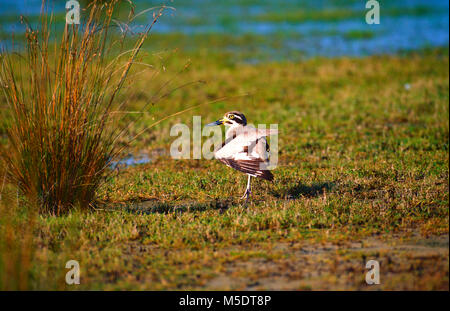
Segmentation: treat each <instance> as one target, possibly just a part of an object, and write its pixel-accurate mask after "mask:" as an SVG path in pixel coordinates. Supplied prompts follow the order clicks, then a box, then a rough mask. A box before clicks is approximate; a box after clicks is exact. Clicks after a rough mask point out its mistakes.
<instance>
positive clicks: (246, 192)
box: [241, 175, 252, 200]
mask: <svg viewBox="0 0 450 311" xmlns="http://www.w3.org/2000/svg"><path fill="white" fill-rule="evenodd" d="M251 178H252V176H250V175H248V181H247V188H246V189H245V193H244V195H243V196H242V197H241V200H242V199H244V198H245V199H246V200H248V198H249V197H250V194H251V193H252V190H251V189H252V188H251V185H250V181H251Z"/></svg>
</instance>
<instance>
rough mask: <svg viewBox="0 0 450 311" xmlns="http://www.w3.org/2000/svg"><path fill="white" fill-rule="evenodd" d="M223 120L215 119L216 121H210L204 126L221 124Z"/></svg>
mask: <svg viewBox="0 0 450 311" xmlns="http://www.w3.org/2000/svg"><path fill="white" fill-rule="evenodd" d="M223 121H224V120H223V119H221V120H217V121H216V122H212V123H209V124H206V125H205V126H215V125H221V124H223Z"/></svg>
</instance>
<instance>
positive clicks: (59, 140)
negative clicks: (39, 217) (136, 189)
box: [0, 0, 162, 215]
mask: <svg viewBox="0 0 450 311" xmlns="http://www.w3.org/2000/svg"><path fill="white" fill-rule="evenodd" d="M119 2H120V1H118V0H117V1H114V0H112V1H110V2H103V1H93V2H92V3H91V4H90V5H89V7H88V8H87V10H86V11H85V15H84V16H85V18H84V20H83V21H82V23H81V24H80V25H76V24H72V25H69V24H66V25H65V27H64V30H62V34H58V33H52V31H51V30H52V23H53V22H54V21H53V20H52V19H53V17H52V15H51V14H48V11H46V7H47V6H46V3H45V2H43V6H42V7H43V10H42V14H41V20H40V23H39V25H38V27H37V28H36V29H33V28H32V26H30V25H29V24H27V23H26V22H24V24H25V26H26V32H25V35H26V40H25V50H24V51H23V52H22V53H15V52H14V51H6V50H3V51H2V53H1V54H0V90H1V91H2V92H3V98H4V99H5V101H6V109H4V111H3V114H4V115H2V121H3V122H2V126H3V131H5V132H6V136H7V140H8V142H7V145H6V146H2V147H1V149H0V158H1V160H2V161H3V162H4V165H5V168H6V171H7V178H8V182H10V183H12V184H14V185H17V186H18V187H19V189H20V193H21V195H24V196H25V197H26V198H28V199H29V200H30V201H32V202H38V205H39V206H40V208H39V210H40V211H41V212H49V213H52V214H56V215H59V214H61V213H64V212H66V211H68V210H70V209H71V208H72V207H75V206H77V207H80V208H87V207H89V206H90V205H91V204H92V202H93V200H94V198H95V193H96V190H97V188H98V187H99V185H100V183H101V181H102V178H103V177H104V176H105V173H106V172H107V171H108V166H109V163H110V162H111V161H112V159H114V158H115V156H116V155H117V153H118V141H119V139H118V138H119V136H120V135H121V134H122V133H123V128H117V124H118V123H117V122H116V120H114V116H115V114H113V113H112V112H113V110H114V107H115V105H116V101H117V95H118V94H119V92H120V90H121V89H122V87H123V84H124V82H125V80H126V78H127V75H128V73H129V72H130V68H131V67H132V65H133V63H135V62H136V57H137V55H138V53H139V51H140V50H141V47H142V44H143V43H144V40H145V39H146V38H147V36H148V35H149V31H150V29H151V28H152V26H153V24H154V23H155V22H156V20H157V19H158V17H159V16H160V15H161V13H162V9H160V10H159V11H157V14H154V20H153V23H151V24H148V25H146V26H145V27H144V28H143V31H142V32H140V33H139V34H138V35H137V36H134V37H133V40H134V41H133V42H134V43H133V44H134V45H133V47H132V48H131V49H129V50H127V51H124V49H125V48H124V47H125V46H126V45H125V44H124V41H125V38H127V37H129V31H128V28H126V27H123V25H124V24H120V26H121V27H120V28H121V29H122V33H120V34H117V32H116V33H114V39H113V40H112V39H110V37H111V34H112V33H113V29H114V27H113V26H114V25H116V24H115V21H114V9H115V7H116V5H117V4H118V3H119ZM132 13H133V12H132ZM130 16H132V15H130ZM118 51H119V52H118ZM113 54H114V55H113ZM116 108H117V107H116Z"/></svg>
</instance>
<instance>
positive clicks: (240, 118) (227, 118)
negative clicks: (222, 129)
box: [206, 111, 247, 127]
mask: <svg viewBox="0 0 450 311" xmlns="http://www.w3.org/2000/svg"><path fill="white" fill-rule="evenodd" d="M221 124H224V125H226V126H232V127H234V126H239V125H242V126H244V125H247V119H246V118H245V116H244V115H243V114H242V113H240V112H239V111H230V112H227V113H225V115H224V116H223V118H222V119H219V120H217V121H216V122H213V123H209V124H207V125H206V126H214V125H221Z"/></svg>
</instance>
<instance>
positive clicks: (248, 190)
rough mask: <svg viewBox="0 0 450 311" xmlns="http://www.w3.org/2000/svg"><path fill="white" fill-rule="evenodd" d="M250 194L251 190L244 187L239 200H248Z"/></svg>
mask: <svg viewBox="0 0 450 311" xmlns="http://www.w3.org/2000/svg"><path fill="white" fill-rule="evenodd" d="M250 194H252V191H251V190H250V189H248V188H247V189H245V193H244V195H243V196H242V197H241V200H243V199H245V201H248V199H249V198H250Z"/></svg>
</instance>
